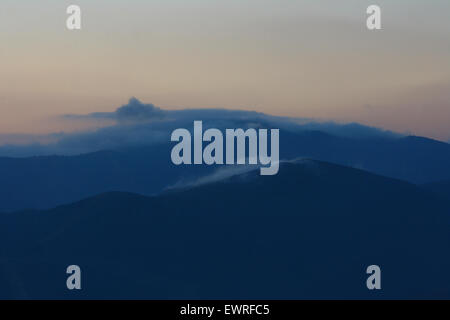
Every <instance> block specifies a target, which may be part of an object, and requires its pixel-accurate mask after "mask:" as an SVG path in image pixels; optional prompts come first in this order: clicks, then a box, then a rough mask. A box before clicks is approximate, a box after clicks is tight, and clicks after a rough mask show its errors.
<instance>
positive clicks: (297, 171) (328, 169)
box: [0, 160, 450, 299]
mask: <svg viewBox="0 0 450 320" xmlns="http://www.w3.org/2000/svg"><path fill="white" fill-rule="evenodd" d="M280 169H282V170H280V172H279V174H278V175H275V176H260V175H259V174H258V173H257V171H256V170H253V171H250V172H247V173H243V174H238V175H235V176H233V177H230V178H227V179H224V180H222V181H219V182H214V183H210V184H205V185H201V186H196V187H191V188H187V189H182V190H175V191H170V192H166V193H164V194H162V195H159V196H156V197H144V196H139V195H136V194H130V193H106V194H102V195H99V196H95V197H91V198H88V199H86V200H83V201H80V202H77V203H74V204H70V205H64V206H60V207H57V208H55V209H51V210H48V211H25V212H17V213H13V214H7V215H2V216H1V217H0V229H1V232H0V244H1V245H0V248H1V251H0V252H1V256H0V259H1V261H2V264H1V265H2V272H1V273H0V297H1V298H13V297H14V298H80V297H83V298H158V299H165V298H186V299H195V298H235V299H236V298H254V299H259V298H267V299H276V298H289V299H295V298H449V297H450V291H449V286H448V284H449V283H450V282H449V280H450V276H449V274H448V270H449V267H450V258H449V256H448V254H447V252H448V247H449V244H450V233H449V232H448V230H449V226H450V224H449V223H450V219H449V215H448V213H449V208H450V206H449V203H448V202H447V201H445V200H443V199H441V198H439V197H438V196H436V195H434V194H433V193H430V192H428V191H425V190H423V189H421V188H418V187H416V186H414V185H412V184H409V183H406V182H402V181H399V180H394V179H390V178H385V177H381V176H377V175H373V174H370V173H367V172H365V171H361V170H358V169H352V168H347V167H341V166H337V165H333V164H329V163H324V162H318V161H312V160H302V161H298V162H293V163H282V164H281V168H280ZM73 263H76V264H78V265H80V266H81V267H82V269H83V279H84V286H83V290H81V291H79V292H70V291H68V290H64V285H65V274H64V272H63V271H64V270H65V266H67V265H70V264H73ZM370 264H377V265H380V266H381V268H382V270H383V271H384V273H383V278H382V279H383V280H382V281H383V282H382V286H383V287H382V288H383V290H382V294H381V293H379V292H373V291H369V290H367V288H366V287H365V278H366V275H365V268H366V267H367V266H368V265H370Z"/></svg>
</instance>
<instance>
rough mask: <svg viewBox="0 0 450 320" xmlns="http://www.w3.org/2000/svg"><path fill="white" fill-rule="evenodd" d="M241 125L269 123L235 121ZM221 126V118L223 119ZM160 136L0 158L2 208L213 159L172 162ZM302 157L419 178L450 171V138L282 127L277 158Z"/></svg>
mask: <svg viewBox="0 0 450 320" xmlns="http://www.w3.org/2000/svg"><path fill="white" fill-rule="evenodd" d="M237 124H238V125H239V126H237V127H242V128H247V127H251V126H256V127H261V126H262V127H269V128H270V127H271V124H270V123H266V122H264V121H263V122H259V123H257V124H255V123H248V121H247V120H242V122H239V121H238V122H237ZM223 125H224V126H226V124H223ZM162 140H163V141H165V142H164V143H157V144H152V145H139V146H131V147H121V148H116V149H111V150H110V151H108V150H105V151H98V152H94V153H87V154H81V155H76V156H39V157H28V158H6V157H2V158H0V177H1V179H2V183H1V184H0V211H14V210H20V209H26V208H32V209H33V208H34V209H46V208H51V207H55V206H57V205H61V204H64V203H70V202H74V201H77V200H80V199H83V198H86V197H88V196H90V195H93V194H98V193H104V192H108V191H112V190H117V191H124V192H133V193H140V194H143V195H152V194H156V193H159V192H161V191H163V190H164V189H165V188H166V187H168V186H172V185H175V184H177V183H178V182H179V181H181V180H189V179H194V178H198V177H202V176H205V175H209V174H211V173H212V172H213V171H214V170H217V169H218V167H216V166H212V167H209V166H178V167H177V166H175V165H173V164H172V162H171V160H170V151H171V147H172V146H173V145H174V144H173V143H171V142H170V134H169V133H167V136H166V137H165V138H163V139H162ZM298 157H308V158H312V159H317V160H321V161H327V162H332V163H336V164H341V165H345V166H351V167H356V168H361V169H364V170H367V171H370V172H373V173H377V174H380V175H384V176H388V177H393V178H396V179H401V180H405V181H409V182H413V183H417V184H421V183H430V182H434V181H438V180H442V179H450V166H449V165H448V163H450V145H449V144H447V143H443V142H438V141H435V140H432V139H427V138H421V137H395V138H392V137H385V136H382V137H380V136H371V137H370V138H364V139H363V138H361V137H360V138H358V139H352V138H348V137H343V136H336V135H331V134H329V133H325V132H321V131H296V130H287V129H282V130H281V131H280V159H285V160H286V159H294V158H298Z"/></svg>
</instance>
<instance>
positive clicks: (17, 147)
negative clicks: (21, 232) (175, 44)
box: [0, 98, 396, 157]
mask: <svg viewBox="0 0 450 320" xmlns="http://www.w3.org/2000/svg"><path fill="white" fill-rule="evenodd" d="M63 118H64V119H77V121H92V120H93V119H94V120H102V119H103V120H106V121H109V122H108V125H106V126H104V127H100V128H95V129H86V130H84V131H80V132H71V133H64V132H61V133H56V134H49V135H47V136H42V135H41V136H39V137H37V136H30V135H28V136H21V138H22V139H21V141H20V142H21V144H17V143H16V142H17V139H16V141H14V140H10V141H7V136H4V139H3V142H4V143H6V142H9V144H3V145H2V146H0V156H14V157H24V156H36V155H51V154H58V155H74V154H81V153H88V152H94V151H99V150H114V149H120V148H124V147H133V146H140V145H153V144H158V143H168V142H169V141H170V134H171V132H172V131H173V130H175V129H177V128H187V129H190V130H192V127H193V122H194V121H195V120H202V121H203V127H204V130H206V129H208V128H211V127H213V128H218V129H221V130H224V129H227V128H243V129H247V128H279V129H281V130H285V131H289V132H294V133H295V132H301V131H305V130H316V131H323V132H326V133H329V134H333V135H340V136H346V137H351V138H357V139H366V138H370V137H387V138H392V137H394V136H396V134H395V133H392V132H388V131H383V130H380V129H377V128H372V127H367V126H363V125H360V124H356V123H353V124H338V123H335V122H320V121H315V120H312V119H301V118H289V117H278V116H272V115H267V114H264V113H259V112H254V111H246V110H226V109H183V110H163V109H161V108H158V107H156V106H154V105H153V104H146V103H142V102H141V101H139V100H138V99H136V98H131V99H130V100H129V102H128V103H127V104H125V105H123V106H121V107H119V108H118V109H117V110H116V111H114V112H101V113H98V112H97V113H90V114H86V115H64V116H63ZM111 121H112V122H111ZM0 138H1V137H0ZM25 138H26V139H29V140H28V141H29V143H28V144H26V143H25V140H26V139H25ZM37 138H39V139H37ZM0 141H2V140H1V139H0Z"/></svg>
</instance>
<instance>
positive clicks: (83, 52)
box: [0, 0, 450, 140]
mask: <svg viewBox="0 0 450 320" xmlns="http://www.w3.org/2000/svg"><path fill="white" fill-rule="evenodd" d="M70 4H77V5H79V6H80V7H81V9H82V30H81V31H68V30H67V29H66V26H65V21H66V18H67V14H66V8H67V6H68V5H70ZM370 4H378V5H380V6H381V8H382V27H383V30H380V31H369V30H367V28H366V24H365V20H366V17H367V15H366V8H367V6H368V5H370ZM131 96H136V97H138V98H139V99H141V100H142V101H145V102H149V103H150V102H151V103H154V104H155V105H158V106H160V107H163V108H167V109H175V108H199V107H200V108H208V107H221V108H231V109H249V110H256V111H262V112H267V113H271V114H276V115H288V116H296V117H315V118H324V119H334V120H338V121H358V122H361V123H364V124H369V125H374V126H378V127H382V128H386V129H390V130H396V131H400V132H409V133H413V134H417V135H425V136H429V137H434V138H439V139H443V140H448V139H450V1H448V0H432V1H429V0H420V1H419V0H395V1H392V0H383V1H382V0H371V1H366V0H339V1H336V0H309V1H307V0H239V1H237V0H146V1H144V0H142V1H138V0H95V1H92V0H77V1H75V0H73V1H65V0H53V1H51V0H40V1H36V0H20V1H18V0H2V1H1V2H0V134H4V133H45V132H50V131H60V130H73V129H75V128H76V126H75V127H74V126H73V125H72V126H69V124H68V123H66V122H61V121H57V120H56V116H57V115H59V114H66V113H71V114H73V113H89V112H97V111H112V110H114V109H116V108H117V107H118V106H120V105H121V104H123V103H125V102H126V101H127V100H128V98H129V97H131Z"/></svg>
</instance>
